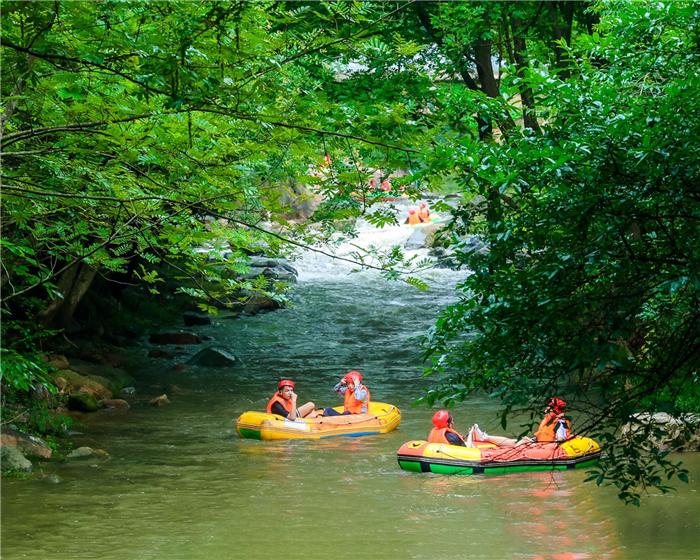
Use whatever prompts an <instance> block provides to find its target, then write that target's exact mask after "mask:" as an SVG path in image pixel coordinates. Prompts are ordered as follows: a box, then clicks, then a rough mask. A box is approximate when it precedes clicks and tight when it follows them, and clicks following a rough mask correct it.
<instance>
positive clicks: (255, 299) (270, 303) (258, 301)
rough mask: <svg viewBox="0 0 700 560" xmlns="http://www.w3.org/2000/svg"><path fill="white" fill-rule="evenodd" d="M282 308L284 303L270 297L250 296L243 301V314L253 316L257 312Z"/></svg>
mask: <svg viewBox="0 0 700 560" xmlns="http://www.w3.org/2000/svg"><path fill="white" fill-rule="evenodd" d="M283 307H284V303H282V302H281V301H277V300H276V299H274V298H271V297H270V296H263V295H260V294H252V295H250V296H248V299H247V300H246V301H245V305H244V306H243V313H250V314H255V313H258V312H259V311H263V310H266V311H273V310H275V309H282V308H283Z"/></svg>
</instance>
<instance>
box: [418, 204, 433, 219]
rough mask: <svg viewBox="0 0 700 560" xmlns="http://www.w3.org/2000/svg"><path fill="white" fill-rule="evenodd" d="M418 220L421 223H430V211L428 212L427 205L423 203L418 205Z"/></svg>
mask: <svg viewBox="0 0 700 560" xmlns="http://www.w3.org/2000/svg"><path fill="white" fill-rule="evenodd" d="M418 218H419V219H420V221H421V222H424V223H429V222H430V210H428V205H427V204H426V203H425V202H423V201H421V203H420V204H419V205H418Z"/></svg>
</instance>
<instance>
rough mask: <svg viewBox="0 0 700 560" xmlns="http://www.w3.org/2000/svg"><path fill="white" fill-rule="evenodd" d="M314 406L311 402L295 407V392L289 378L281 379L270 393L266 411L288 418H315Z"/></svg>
mask: <svg viewBox="0 0 700 560" xmlns="http://www.w3.org/2000/svg"><path fill="white" fill-rule="evenodd" d="M315 409H316V406H315V405H314V403H312V402H307V403H306V404H304V405H302V406H300V407H299V408H297V394H296V393H295V392H294V382H293V381H291V380H289V379H283V380H282V381H280V384H279V386H278V388H277V392H276V393H275V394H274V395H272V398H271V399H270V402H269V403H267V413H268V414H276V415H278V416H282V417H283V418H288V419H289V420H296V419H297V418H315V417H316V416H317V414H316V412H315Z"/></svg>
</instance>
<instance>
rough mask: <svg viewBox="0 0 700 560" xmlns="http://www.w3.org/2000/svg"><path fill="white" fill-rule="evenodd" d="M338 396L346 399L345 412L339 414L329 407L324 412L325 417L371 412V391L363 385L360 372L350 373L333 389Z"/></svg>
mask: <svg viewBox="0 0 700 560" xmlns="http://www.w3.org/2000/svg"><path fill="white" fill-rule="evenodd" d="M333 392H334V393H335V394H336V395H343V396H344V398H345V410H344V411H343V412H338V411H337V410H335V409H334V408H331V407H328V408H326V409H325V410H324V411H323V416H342V415H345V414H366V413H367V412H369V389H368V388H367V387H365V386H364V385H363V384H362V374H361V373H360V372H359V371H350V372H348V374H347V375H346V376H345V377H343V378H342V379H341V380H340V382H339V383H338V384H337V385H336V386H335V387H334V388H333Z"/></svg>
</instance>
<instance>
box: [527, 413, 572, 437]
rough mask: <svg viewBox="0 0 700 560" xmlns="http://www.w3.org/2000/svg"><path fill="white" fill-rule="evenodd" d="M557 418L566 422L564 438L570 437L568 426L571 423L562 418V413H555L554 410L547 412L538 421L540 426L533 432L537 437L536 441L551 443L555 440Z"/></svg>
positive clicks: (569, 426)
mask: <svg viewBox="0 0 700 560" xmlns="http://www.w3.org/2000/svg"><path fill="white" fill-rule="evenodd" d="M559 420H563V421H564V422H565V423H566V439H569V437H571V434H570V432H569V428H571V424H570V423H569V421H568V420H567V419H566V418H564V415H563V414H556V413H554V412H548V413H547V414H546V415H545V417H544V418H543V419H542V422H540V427H539V428H538V430H537V431H536V432H535V437H536V438H537V443H552V442H553V441H556V433H557V426H558V425H559Z"/></svg>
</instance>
